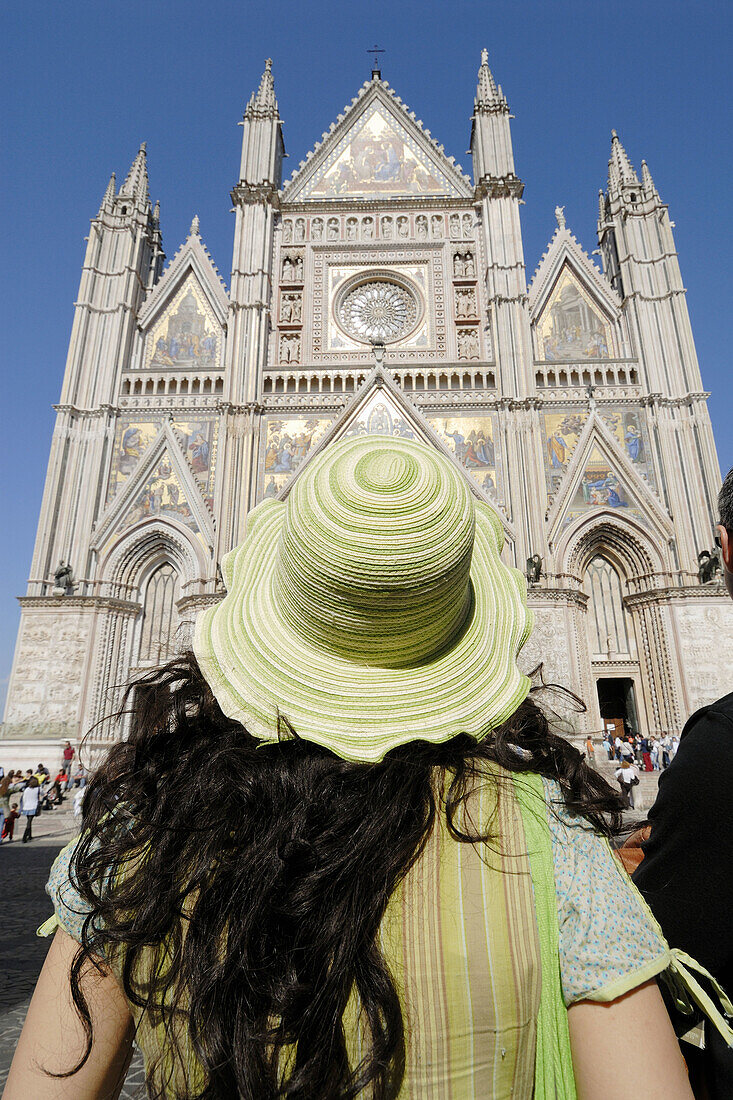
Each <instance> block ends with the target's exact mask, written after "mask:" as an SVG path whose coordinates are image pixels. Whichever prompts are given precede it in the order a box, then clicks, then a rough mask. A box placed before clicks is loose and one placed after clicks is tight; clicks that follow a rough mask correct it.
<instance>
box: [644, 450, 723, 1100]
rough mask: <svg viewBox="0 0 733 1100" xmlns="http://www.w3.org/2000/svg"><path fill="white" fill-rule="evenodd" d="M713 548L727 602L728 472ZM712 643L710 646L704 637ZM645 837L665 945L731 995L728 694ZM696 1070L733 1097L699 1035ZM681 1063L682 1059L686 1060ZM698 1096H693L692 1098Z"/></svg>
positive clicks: (692, 734) (717, 1057)
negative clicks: (700, 1046) (700, 1051)
mask: <svg viewBox="0 0 733 1100" xmlns="http://www.w3.org/2000/svg"><path fill="white" fill-rule="evenodd" d="M718 508H719V511H720V524H719V526H718V529H717V531H718V537H717V540H716V541H717V542H718V545H719V546H720V553H721V558H722V564H723V572H724V578H725V584H726V587H727V589H728V593H729V595H730V596H731V598H733V470H731V471H730V472H729V474H728V476H727V477H726V479H725V481H724V482H723V487H722V489H721V490H720V495H719V497H718ZM710 645H711V646H714V645H715V640H714V639H713V638H711V639H710ZM649 821H650V823H651V835H650V837H649V840H647V841H646V843H645V844H643V845H642V848H643V850H644V859H643V861H642V862H641V864H640V866H639V868H638V870H637V871H636V872H635V874H634V882H635V883H636V885H637V886H638V887H639V889H640V890H641V892H642V894H643V895H644V897H645V898H646V900H647V902H648V904H649V906H650V908H651V910H652V912H653V913H654V915H655V917H656V918H657V920H658V921H659V923H660V925H661V926H662V930H663V932H664V934H665V936H666V937H667V940H668V941H669V943H672V944H674V946H675V947H679V948H681V949H682V950H683V951H686V952H687V953H688V954H689V955H692V957H693V958H695V959H697V960H698V962H700V963H702V965H703V966H705V967H706V968H707V969H708V970H709V971H710V973H711V974H712V975H713V977H714V978H717V980H718V981H719V982H720V984H721V985H722V986H723V988H724V989H725V991H726V992H727V993H728V995H729V996H730V995H731V993H732V992H733V693H731V694H730V695H725V696H723V698H722V699H718V701H717V702H715V703H712V704H710V706H707V707H703V708H702V709H701V710H698V711H697V712H696V713H695V714H693V715H692V717H691V718H690V719H689V720H688V721H687V724H686V725H685V728H684V730H683V731H682V738H681V740H680V746H679V749H678V751H677V754H676V756H675V757H674V759H673V760H672V762H671V763H670V766H669V767H668V768H667V769H666V770H665V771H664V772H663V773H662V775H661V776H660V779H659V793H658V795H657V799H656V802H655V803H654V805H653V806H652V808H651V810H650V811H649ZM705 1041H706V1050H705V1053H704V1055H702V1056H701V1057H700V1059H699V1061H700V1063H701V1064H700V1066H697V1067H696V1066H695V1065H694V1058H690V1066H691V1071H692V1073H693V1075H694V1073H695V1072H696V1071H698V1070H699V1072H700V1073H701V1074H702V1076H703V1078H704V1081H705V1087H706V1088H707V1093H704V1092H702V1091H701V1092H700V1095H707V1096H708V1097H709V1098H710V1100H731V1097H733V1049H731V1048H729V1047H727V1046H726V1045H725V1044H724V1042H723V1040H722V1039H721V1038H720V1037H719V1035H718V1033H717V1032H716V1031H715V1029H714V1028H711V1027H707V1026H706V1029H705ZM686 1057H687V1053H686ZM696 1095H697V1093H696Z"/></svg>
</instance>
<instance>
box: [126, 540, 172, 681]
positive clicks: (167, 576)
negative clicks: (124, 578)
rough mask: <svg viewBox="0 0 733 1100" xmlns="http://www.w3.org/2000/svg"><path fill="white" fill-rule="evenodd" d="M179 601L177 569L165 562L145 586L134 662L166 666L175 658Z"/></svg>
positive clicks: (152, 574)
mask: <svg viewBox="0 0 733 1100" xmlns="http://www.w3.org/2000/svg"><path fill="white" fill-rule="evenodd" d="M179 598H180V577H179V574H178V570H177V569H176V568H175V566H173V565H172V564H171V562H169V561H163V562H161V563H160V564H159V565H156V566H155V568H154V569H153V570H152V571H151V572H150V575H149V576H148V578H147V581H146V582H145V584H144V595H143V608H142V614H141V618H140V626H139V631H138V643H137V650H138V652H137V659H136V662H135V663H136V665H137V666H138V667H144V666H146V665H151V666H157V665H159V664H164V663H165V662H166V661H167V660H169V659H170V658H171V657H172V656H173V654H174V652H175V650H176V648H177V645H176V642H177V634H178V630H179V627H180V619H179V615H178V608H177V604H178V600H179Z"/></svg>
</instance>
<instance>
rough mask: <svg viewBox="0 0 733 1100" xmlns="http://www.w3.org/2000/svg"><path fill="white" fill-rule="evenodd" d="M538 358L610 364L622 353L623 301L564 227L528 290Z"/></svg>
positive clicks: (550, 247)
mask: <svg viewBox="0 0 733 1100" xmlns="http://www.w3.org/2000/svg"><path fill="white" fill-rule="evenodd" d="M529 308H530V316H531V319H532V324H533V327H534V330H535V336H536V351H537V358H538V359H545V360H548V361H550V362H552V361H554V360H560V361H562V360H573V359H609V358H614V357H616V356H618V355H620V354H621V349H620V347H619V344H620V339H619V332H618V323H617V322H618V318H619V313H620V309H621V302H620V300H619V298H618V295H617V294H616V292H615V291H614V290H613V288H612V287H611V285H610V283H608V281H607V280H606V279H605V277H604V276H603V275H602V274H601V273H600V271H599V270H598V268H597V267H596V266H595V264H594V263H593V262H592V261H591V259H590V257H589V256H588V254H587V253H586V252H585V251H584V250H583V249H582V248H581V246H580V245H579V244H578V242H577V241H576V239H575V237H574V236H573V235H572V233H570V231H569V230H568V229H566V228H565V226H564V225H562V226H560V227H558V229H557V230H556V231H555V234H554V236H553V238H552V240H551V241H550V244H549V246H548V249H547V252H546V253H545V254H544V256H543V257H542V260H541V261H540V263H539V265H538V267H537V270H536V271H535V274H534V276H533V278H532V282H531V283H530V286H529Z"/></svg>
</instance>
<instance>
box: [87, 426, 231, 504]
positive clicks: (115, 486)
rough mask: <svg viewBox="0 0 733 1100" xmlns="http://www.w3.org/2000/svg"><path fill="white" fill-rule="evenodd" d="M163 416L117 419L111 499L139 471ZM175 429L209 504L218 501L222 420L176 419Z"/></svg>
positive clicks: (109, 494) (110, 486)
mask: <svg viewBox="0 0 733 1100" xmlns="http://www.w3.org/2000/svg"><path fill="white" fill-rule="evenodd" d="M162 424H163V421H162V420H161V419H160V418H157V419H152V418H143V417H122V418H121V419H120V420H118V421H117V430H116V432H115V443H114V453H113V456H112V467H111V469H110V475H109V484H108V488H107V501H108V502H109V501H110V500H111V499H112V497H113V496H115V494H116V493H117V491H118V490H119V488H120V486H121V485H122V484H123V483H124V482H125V481H126V480H127V478H128V477H129V476H130V474H131V473H132V472H133V471H134V470H135V468H136V467H137V465H138V462H139V461H140V459H141V457H142V456H143V455H144V454H145V452H146V451H147V449H148V447H149V446H150V444H151V443H152V442H153V440H154V439H155V438H156V436H157V435H158V433H159V431H160V429H161V427H162ZM171 428H172V429H173V431H174V432H175V434H176V435H177V437H178V439H179V441H180V443H181V449H182V450H183V452H184V454H185V455H186V457H187V459H188V461H189V464H190V466H191V469H192V471H193V473H194V476H195V478H196V481H197V482H198V484H199V485H200V486H201V492H202V495H203V497H204V499H205V500H206V501H207V503H208V504H209V505H211V506H213V502H214V475H215V469H216V450H217V440H218V431H219V423H218V421H217V420H213V419H211V420H196V419H193V420H183V419H180V420H174V421H172V422H171Z"/></svg>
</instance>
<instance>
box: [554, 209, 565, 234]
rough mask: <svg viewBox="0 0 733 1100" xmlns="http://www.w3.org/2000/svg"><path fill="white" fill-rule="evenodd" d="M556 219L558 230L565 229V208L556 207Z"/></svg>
mask: <svg viewBox="0 0 733 1100" xmlns="http://www.w3.org/2000/svg"><path fill="white" fill-rule="evenodd" d="M555 217H556V218H557V228H558V229H564V228H565V207H564V206H556V207H555Z"/></svg>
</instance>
